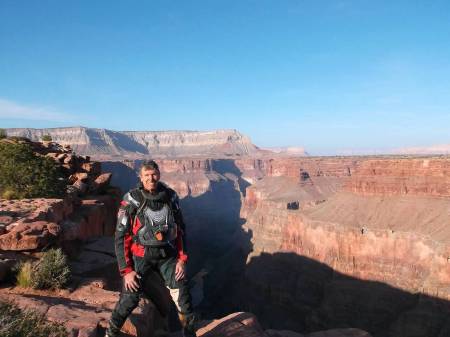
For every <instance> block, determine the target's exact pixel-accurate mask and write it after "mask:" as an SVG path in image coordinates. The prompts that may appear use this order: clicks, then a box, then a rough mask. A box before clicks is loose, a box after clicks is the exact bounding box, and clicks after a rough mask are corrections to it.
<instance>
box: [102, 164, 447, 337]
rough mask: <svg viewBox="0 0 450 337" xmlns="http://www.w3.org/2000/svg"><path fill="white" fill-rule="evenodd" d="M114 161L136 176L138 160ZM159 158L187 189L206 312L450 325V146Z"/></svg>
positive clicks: (306, 326)
mask: <svg viewBox="0 0 450 337" xmlns="http://www.w3.org/2000/svg"><path fill="white" fill-rule="evenodd" d="M104 164H105V165H106V167H108V169H109V170H111V171H112V172H119V171H120V169H119V168H120V167H122V166H126V167H127V170H128V171H127V172H128V173H127V174H128V176H133V177H134V183H135V182H137V178H136V172H137V170H138V168H139V164H140V162H138V161H136V162H131V163H130V162H128V163H127V165H125V164H122V163H117V162H114V163H113V162H107V163H104ZM160 164H161V170H162V179H163V180H164V181H166V182H167V183H168V184H169V185H171V186H173V187H174V188H175V189H176V190H177V191H178V193H179V194H180V197H181V198H182V199H181V203H182V208H183V211H184V213H185V217H186V222H187V223H188V238H189V246H190V248H191V255H192V264H193V265H192V266H191V272H192V274H193V275H196V276H199V275H201V277H202V278H203V280H202V281H203V284H204V289H203V290H204V301H203V302H202V304H201V306H200V307H201V308H202V306H203V308H202V310H203V311H204V313H205V314H206V315H208V314H210V315H212V316H214V315H215V316H218V315H219V316H220V315H224V314H227V313H230V312H235V311H239V310H246V311H250V312H252V313H254V314H255V315H256V316H257V317H258V318H259V319H260V321H261V324H262V325H263V327H265V328H274V329H289V330H295V331H299V332H312V331H317V330H324V329H327V328H331V327H333V328H339V327H340V328H342V327H347V328H348V327H354V328H360V329H363V330H366V331H369V332H370V333H371V334H372V335H373V336H375V337H385V336H389V337H394V336H395V337H398V336H427V337H444V336H447V335H450V325H449V323H448V322H447V317H448V314H449V313H450V311H449V310H450V307H449V303H450V302H449V300H450V245H449V243H450V242H449V239H450V227H449V223H450V206H449V205H450V204H449V186H450V184H449V182H450V159H449V158H446V157H405V156H388V157H386V156H383V157H297V158H293V157H289V158H288V157H274V158H251V157H247V158H239V159H210V158H209V159H206V158H205V159H195V160H192V159H189V158H184V159H176V160H168V159H167V160H162V161H160ZM122 170H123V168H122ZM123 174H124V173H123V172H122V177H123V176H124V175H123ZM125 175H126V174H125ZM115 176H116V178H117V179H118V180H119V181H117V183H118V184H120V181H122V182H126V181H127V180H126V179H122V178H120V177H121V175H120V174H118V175H115ZM131 186H133V182H130V181H128V182H127V183H125V185H124V186H121V187H122V188H124V189H127V188H130V187H131Z"/></svg>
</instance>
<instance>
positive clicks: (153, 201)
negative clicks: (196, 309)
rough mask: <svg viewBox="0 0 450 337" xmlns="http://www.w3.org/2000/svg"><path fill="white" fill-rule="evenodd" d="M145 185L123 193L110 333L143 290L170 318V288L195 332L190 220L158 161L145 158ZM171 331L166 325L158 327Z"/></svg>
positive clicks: (186, 326)
mask: <svg viewBox="0 0 450 337" xmlns="http://www.w3.org/2000/svg"><path fill="white" fill-rule="evenodd" d="M139 178H140V185H139V187H138V188H136V189H133V190H131V191H130V192H128V193H127V194H125V196H124V197H123V200H122V202H121V206H120V209H119V213H118V217H117V227H116V234H115V249H116V255H117V261H118V264H119V271H120V274H121V275H122V276H123V289H122V292H121V294H120V298H119V301H118V302H117V304H116V307H115V308H114V311H113V312H112V315H111V319H110V321H109V327H108V329H107V331H106V336H109V337H115V336H118V334H119V331H120V329H121V327H122V325H123V324H124V322H125V320H126V319H127V317H128V316H129V315H130V314H131V312H132V311H133V309H134V308H136V306H137V305H138V303H139V299H140V297H141V296H142V295H144V296H146V297H148V298H149V299H150V300H152V302H153V303H154V304H155V306H156V308H157V309H158V312H159V314H160V315H161V316H162V317H163V318H165V319H166V320H167V317H168V314H169V307H170V303H169V302H168V301H167V298H168V296H167V291H166V289H165V288H164V287H162V288H163V289H164V290H165V291H161V283H162V282H164V284H165V286H166V287H167V288H169V290H170V295H171V296H172V298H173V300H174V302H175V304H176V305H177V309H178V312H179V317H180V322H181V324H182V326H183V335H184V336H186V337H193V336H196V334H195V330H194V315H193V309H192V301H191V295H190V293H189V288H188V282H187V278H186V262H187V258H188V257H187V255H186V248H185V244H186V242H185V225H184V222H183V217H182V214H181V210H180V207H179V200H178V196H177V194H176V192H175V191H174V190H172V189H170V188H169V187H167V186H166V185H165V184H163V183H162V182H160V181H159V179H160V172H159V168H158V164H156V162H154V161H153V160H152V161H147V162H144V163H143V164H142V166H141V169H140V174H139ZM158 333H159V334H163V335H167V334H168V332H167V331H158V332H156V331H155V335H156V334H158Z"/></svg>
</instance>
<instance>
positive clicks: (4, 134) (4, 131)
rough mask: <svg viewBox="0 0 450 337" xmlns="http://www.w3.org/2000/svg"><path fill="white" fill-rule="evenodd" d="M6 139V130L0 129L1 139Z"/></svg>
mask: <svg viewBox="0 0 450 337" xmlns="http://www.w3.org/2000/svg"><path fill="white" fill-rule="evenodd" d="M3 138H6V130H4V129H0V139H3Z"/></svg>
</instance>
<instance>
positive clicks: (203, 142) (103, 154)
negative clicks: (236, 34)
mask: <svg viewBox="0 0 450 337" xmlns="http://www.w3.org/2000/svg"><path fill="white" fill-rule="evenodd" d="M6 131H7V134H8V136H21V137H27V138H30V139H31V140H40V139H41V138H42V136H43V135H50V136H51V137H52V139H53V141H55V142H58V143H60V144H62V145H70V146H71V147H72V148H73V150H74V151H75V152H76V153H78V154H83V155H91V156H96V157H97V158H100V159H102V158H103V159H107V158H114V157H116V158H117V157H120V158H122V159H123V158H127V157H129V158H144V157H148V156H152V157H153V158H164V157H183V156H200V155H201V156H211V157H225V156H240V155H248V154H256V153H258V149H257V147H256V146H255V145H253V144H252V143H251V141H250V139H249V138H248V137H247V136H245V135H242V134H240V133H239V132H237V131H236V130H216V131H112V130H106V129H92V128H85V127H68V128H52V129H31V128H27V129H6Z"/></svg>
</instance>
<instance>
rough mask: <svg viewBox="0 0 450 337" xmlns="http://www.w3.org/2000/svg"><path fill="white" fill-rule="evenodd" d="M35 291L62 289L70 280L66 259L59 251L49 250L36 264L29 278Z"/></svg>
mask: <svg viewBox="0 0 450 337" xmlns="http://www.w3.org/2000/svg"><path fill="white" fill-rule="evenodd" d="M31 280H32V286H33V288H35V289H59V288H63V287H64V286H65V285H67V283H68V282H69V280H70V269H69V266H68V264H67V257H66V255H64V253H63V252H62V250H61V249H50V250H49V251H47V252H45V253H44V255H43V256H42V258H41V259H40V260H39V262H37V263H36V266H35V268H34V273H33V274H32V277H31Z"/></svg>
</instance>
